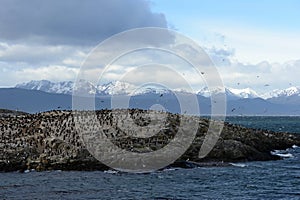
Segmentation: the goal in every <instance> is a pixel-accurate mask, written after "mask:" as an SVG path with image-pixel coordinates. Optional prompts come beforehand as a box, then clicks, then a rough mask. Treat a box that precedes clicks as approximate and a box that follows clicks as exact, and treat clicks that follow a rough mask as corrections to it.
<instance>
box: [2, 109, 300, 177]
mask: <svg viewBox="0 0 300 200" xmlns="http://www.w3.org/2000/svg"><path fill="white" fill-rule="evenodd" d="M126 111H127V112H128V114H129V115H130V116H131V117H132V118H133V119H134V122H135V123H136V124H138V125H139V126H146V125H147V124H148V123H150V122H149V119H148V118H147V117H144V116H145V113H146V112H148V113H149V112H150V113H152V114H154V115H157V116H160V115H165V114H166V113H162V112H158V111H144V110H137V109H131V110H126ZM5 113H9V114H2V115H0V171H3V172H8V171H20V172H23V171H25V170H31V169H34V170H36V171H44V170H108V169H110V168H109V167H108V166H106V165H104V164H102V163H101V162H99V161H98V160H97V159H95V158H94V157H93V156H92V155H91V154H90V153H89V151H88V150H87V149H86V148H85V145H84V144H83V142H82V140H81V138H80V135H79V134H78V133H77V131H76V129H75V125H74V123H75V122H74V113H72V112H71V111H49V112H43V113H37V114H26V113H22V112H9V111H5ZM95 113H96V116H97V120H99V124H100V127H96V128H99V129H103V133H105V134H107V137H108V138H110V140H111V141H112V143H114V144H115V145H117V146H119V147H121V148H122V149H126V150H127V151H133V152H139V153H143V152H151V151H156V150H157V149H160V148H162V147H164V146H165V145H167V144H168V143H169V142H170V141H171V140H172V139H173V138H174V136H175V135H176V132H177V131H178V126H179V124H180V118H181V117H182V116H180V115H178V114H171V113H167V122H166V124H167V125H166V128H164V129H163V130H161V131H160V132H159V133H157V134H156V135H153V136H151V137H149V138H134V137H132V136H128V135H127V134H126V133H125V132H122V130H119V129H118V128H117V126H116V124H114V123H115V122H114V121H113V119H112V111H111V110H100V111H96V112H95ZM84 114H86V115H89V114H91V112H89V111H84ZM189 118H190V119H191V120H196V122H197V123H198V124H199V128H198V130H197V134H196V137H195V138H194V140H193V143H192V145H191V146H190V147H189V148H188V150H187V151H186V152H185V153H184V154H183V155H182V156H181V157H180V158H179V159H177V160H176V161H175V162H174V163H173V164H171V165H170V166H168V167H183V168H192V167H199V166H200V167H201V166H226V165H228V163H229V162H243V161H267V160H277V159H280V157H279V156H276V155H272V154H271V151H273V150H283V149H287V148H290V147H292V146H293V145H297V146H300V134H293V133H275V132H272V131H266V130H256V129H250V128H244V127H241V126H237V125H232V124H228V123H225V125H224V128H223V131H222V133H221V136H220V138H219V140H218V142H217V143H216V145H215V146H214V148H213V149H212V151H211V152H210V153H209V154H208V155H207V156H206V157H204V158H199V157H198V154H199V150H200V148H201V145H202V143H203V141H204V138H205V134H206V132H207V130H208V126H209V123H210V121H209V120H208V119H204V118H197V117H189ZM147 120H148V121H147Z"/></svg>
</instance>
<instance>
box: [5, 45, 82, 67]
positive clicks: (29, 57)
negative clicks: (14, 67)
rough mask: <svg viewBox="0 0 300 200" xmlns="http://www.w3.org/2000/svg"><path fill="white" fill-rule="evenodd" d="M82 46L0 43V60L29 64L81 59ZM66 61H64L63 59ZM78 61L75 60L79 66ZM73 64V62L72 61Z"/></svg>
mask: <svg viewBox="0 0 300 200" xmlns="http://www.w3.org/2000/svg"><path fill="white" fill-rule="evenodd" d="M82 50H85V49H84V48H81V49H79V48H74V47H71V46H50V45H27V44H7V43H0V60H1V61H2V62H7V63H27V64H29V65H31V66H35V65H38V66H40V65H45V64H49V63H52V64H53V63H56V64H58V63H61V62H62V60H68V59H69V60H70V59H71V58H69V57H74V59H75V58H76V59H77V60H79V59H83V58H84V56H85V54H84V53H83V52H82ZM65 62H66V61H65ZM79 63H80V62H77V66H79ZM73 64H74V63H73Z"/></svg>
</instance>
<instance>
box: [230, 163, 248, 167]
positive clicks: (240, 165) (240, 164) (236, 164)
mask: <svg viewBox="0 0 300 200" xmlns="http://www.w3.org/2000/svg"><path fill="white" fill-rule="evenodd" d="M229 164H230V165H232V166H235V167H247V165H246V164H243V163H229Z"/></svg>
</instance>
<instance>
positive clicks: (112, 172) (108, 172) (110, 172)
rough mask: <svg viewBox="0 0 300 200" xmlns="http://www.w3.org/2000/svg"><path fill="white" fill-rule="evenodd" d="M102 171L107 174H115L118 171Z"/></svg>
mask: <svg viewBox="0 0 300 200" xmlns="http://www.w3.org/2000/svg"><path fill="white" fill-rule="evenodd" d="M104 173H107V174H117V173H119V172H118V171H115V170H107V171H104Z"/></svg>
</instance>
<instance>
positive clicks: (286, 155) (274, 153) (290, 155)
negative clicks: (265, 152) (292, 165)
mask: <svg viewBox="0 0 300 200" xmlns="http://www.w3.org/2000/svg"><path fill="white" fill-rule="evenodd" d="M271 154H272V155H276V156H280V157H282V158H293V157H294V156H293V154H291V153H283V152H282V151H279V150H275V151H271Z"/></svg>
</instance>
